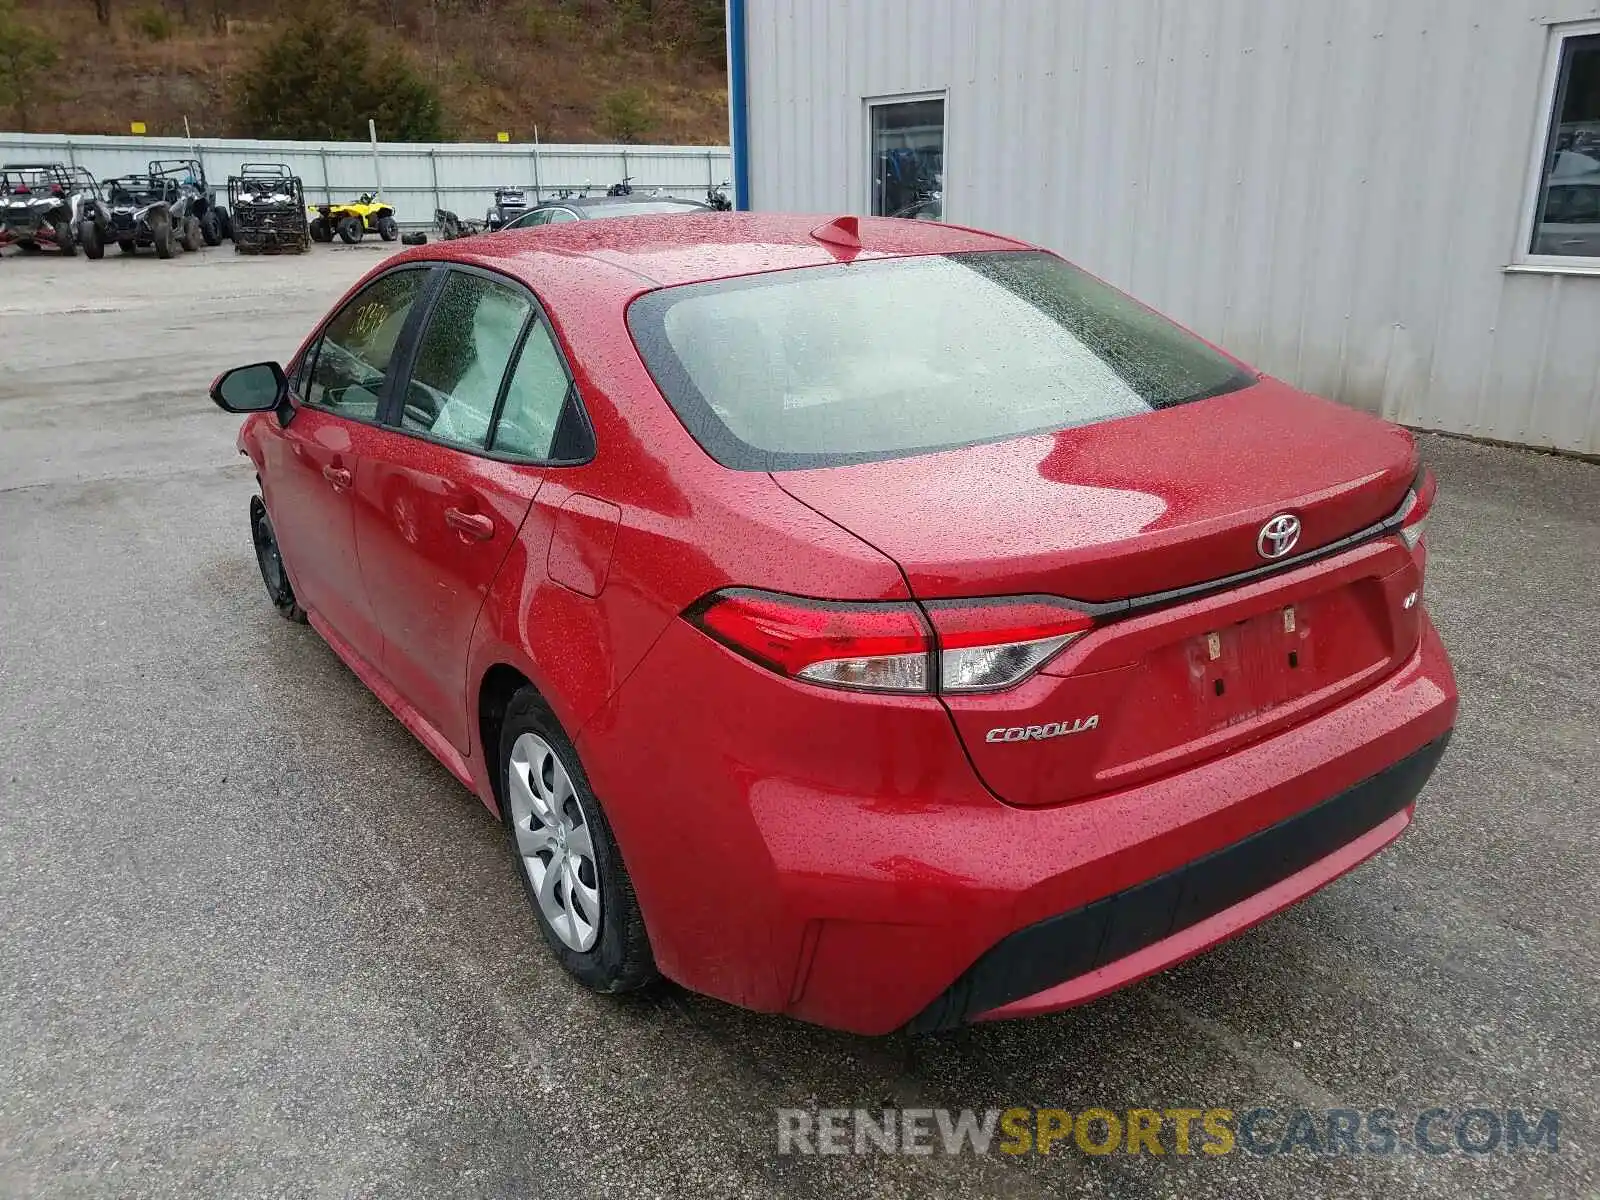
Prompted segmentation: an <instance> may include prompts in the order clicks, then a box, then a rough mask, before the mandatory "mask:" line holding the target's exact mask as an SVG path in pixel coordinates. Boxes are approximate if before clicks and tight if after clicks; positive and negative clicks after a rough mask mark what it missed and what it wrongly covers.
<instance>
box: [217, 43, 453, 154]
mask: <svg viewBox="0 0 1600 1200" xmlns="http://www.w3.org/2000/svg"><path fill="white" fill-rule="evenodd" d="M234 106H235V108H236V109H237V110H238V116H239V121H240V123H241V124H242V125H243V126H244V128H245V130H246V131H247V132H248V134H249V135H250V136H252V137H270V138H297V139H306V140H319V139H330V140H333V139H343V138H359V137H364V136H366V132H367V119H368V118H369V117H370V118H372V119H373V120H375V121H377V123H378V131H379V134H380V136H382V137H383V138H385V139H386V140H388V141H397V142H431V141H438V140H440V139H441V138H442V137H443V136H444V110H443V106H442V105H441V103H440V101H439V94H438V92H437V91H435V90H434V88H433V87H432V85H430V84H429V83H428V82H427V81H426V80H424V79H422V78H421V77H420V76H419V75H418V74H417V73H416V71H415V70H414V69H413V68H412V66H411V64H410V63H409V62H408V61H407V60H406V59H405V57H404V55H403V54H401V53H400V52H399V51H398V50H387V51H384V52H382V53H377V52H374V50H373V47H372V42H371V39H370V38H369V36H368V34H367V31H366V29H365V28H364V27H362V26H360V25H357V24H354V23H351V22H345V23H342V24H340V23H335V24H332V25H330V24H329V23H328V22H327V20H326V19H325V18H324V17H323V16H321V15H320V14H318V15H313V16H311V17H307V18H303V19H301V20H299V21H297V22H295V23H294V24H291V25H289V26H288V27H287V28H285V29H284V30H283V32H282V33H280V34H279V35H278V36H277V37H276V38H274V39H273V40H272V41H271V42H270V43H268V45H267V46H266V47H265V48H264V49H263V50H262V52H261V54H260V56H259V57H258V58H257V59H256V61H255V63H254V64H253V65H252V66H251V67H250V68H249V70H247V71H246V72H245V73H244V74H243V75H242V76H241V77H240V79H239V82H238V85H237V87H236V88H235V91H234Z"/></svg>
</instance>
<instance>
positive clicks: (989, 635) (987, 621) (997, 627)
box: [928, 596, 1094, 692]
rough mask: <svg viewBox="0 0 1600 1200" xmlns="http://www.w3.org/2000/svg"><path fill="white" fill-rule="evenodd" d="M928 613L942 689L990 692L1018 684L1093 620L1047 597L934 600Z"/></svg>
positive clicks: (1079, 635) (948, 690) (1088, 628)
mask: <svg viewBox="0 0 1600 1200" xmlns="http://www.w3.org/2000/svg"><path fill="white" fill-rule="evenodd" d="M928 616H929V617H930V618H931V619H932V621H933V628H934V631H935V632H936V633H937V634H938V637H939V690H940V691H943V692H993V691H998V690H999V689H1001V688H1008V687H1011V686H1013V685H1014V684H1018V683H1021V682H1022V681H1023V680H1024V679H1026V678H1027V677H1028V676H1029V675H1032V674H1033V673H1034V672H1035V671H1037V670H1038V669H1039V668H1040V667H1042V666H1044V664H1045V663H1047V662H1048V661H1049V660H1050V659H1052V658H1054V657H1055V656H1056V655H1057V654H1058V653H1060V652H1061V651H1062V650H1063V649H1065V648H1066V646H1067V644H1068V643H1069V642H1072V641H1073V640H1075V639H1077V638H1079V637H1082V636H1083V635H1084V634H1085V633H1088V632H1089V630H1090V628H1091V627H1092V626H1093V625H1094V620H1093V618H1091V617H1089V616H1087V615H1086V614H1084V613H1081V612H1079V611H1078V610H1077V609H1075V608H1073V607H1071V606H1070V605H1068V604H1067V603H1065V602H1064V601H1059V600H1055V599H1052V598H1050V597H1048V596H1021V597H1016V598H1013V599H1001V600H941V601H934V602H933V603H931V604H929V605H928Z"/></svg>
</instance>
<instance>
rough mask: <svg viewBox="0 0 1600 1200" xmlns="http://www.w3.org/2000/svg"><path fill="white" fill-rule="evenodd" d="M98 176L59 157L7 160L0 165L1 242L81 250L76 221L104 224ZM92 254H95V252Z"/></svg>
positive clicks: (72, 251) (30, 250)
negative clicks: (50, 160)
mask: <svg viewBox="0 0 1600 1200" xmlns="http://www.w3.org/2000/svg"><path fill="white" fill-rule="evenodd" d="M105 217H106V214H105V212H104V210H103V209H101V208H100V207H99V198H98V197H97V196H96V194H95V182H94V176H92V175H90V174H89V172H87V171H85V170H84V169H83V168H82V167H68V166H63V165H62V164H61V163H7V164H6V165H5V166H0V246H5V245H8V244H10V243H12V242H15V243H16V244H17V246H18V247H19V248H21V249H22V250H24V251H26V252H28V253H30V254H31V253H34V252H36V251H38V250H39V249H41V248H42V247H44V246H54V247H55V248H56V250H57V251H59V252H60V253H61V254H64V255H68V256H71V255H74V254H76V253H77V252H78V236H77V231H78V224H79V222H80V221H81V220H83V219H84V218H88V219H89V221H90V223H91V224H93V223H94V222H96V221H98V222H100V223H101V224H102V225H103V224H104V221H105ZM91 257H97V256H95V255H91Z"/></svg>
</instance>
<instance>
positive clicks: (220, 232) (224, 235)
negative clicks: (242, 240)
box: [212, 208, 233, 241]
mask: <svg viewBox="0 0 1600 1200" xmlns="http://www.w3.org/2000/svg"><path fill="white" fill-rule="evenodd" d="M212 211H213V212H215V213H216V214H217V236H218V237H219V238H221V239H222V240H223V241H228V240H230V239H231V238H232V237H233V214H232V213H230V212H229V211H228V210H227V209H225V208H218V209H213V210H212Z"/></svg>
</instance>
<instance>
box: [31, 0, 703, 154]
mask: <svg viewBox="0 0 1600 1200" xmlns="http://www.w3.org/2000/svg"><path fill="white" fill-rule="evenodd" d="M317 2H318V0H300V2H299V3H288V2H285V0H14V3H15V14H14V16H13V17H12V18H11V19H12V20H13V21H19V22H22V23H25V24H27V25H30V26H32V27H33V28H34V29H35V30H37V31H39V32H41V33H43V34H44V35H46V37H47V38H48V39H49V40H50V41H52V42H53V43H54V49H55V53H56V55H57V56H58V57H57V61H56V63H55V65H54V66H53V67H51V68H49V69H48V70H47V71H45V72H43V73H41V74H39V75H36V76H35V82H34V83H33V84H32V85H31V86H30V87H29V88H28V100H27V103H26V107H25V108H24V107H21V106H17V105H12V106H11V109H10V111H5V106H4V105H3V104H0V124H3V125H4V127H7V128H12V129H16V128H20V127H22V125H23V124H24V121H26V124H27V126H28V127H29V128H30V129H32V130H35V131H52V132H53V131H62V132H70V133H126V132H127V131H128V129H129V123H130V122H132V121H143V122H144V123H145V125H146V127H147V130H148V132H149V133H151V134H181V133H183V120H184V117H185V116H187V117H188V119H189V126H190V130H191V131H192V132H193V134H194V135H195V136H211V137H218V136H220V137H247V136H253V135H256V134H257V133H258V132H259V131H257V130H252V129H250V128H249V127H248V126H247V125H246V124H245V123H244V122H243V120H242V119H241V118H240V116H239V115H238V112H237V109H236V105H235V103H234V99H235V95H236V87H237V82H238V79H239V77H240V76H241V74H242V73H243V72H244V71H245V70H246V69H247V68H248V67H249V66H250V64H251V63H252V62H253V61H254V59H255V57H256V56H257V55H258V54H259V53H260V52H261V49H262V47H263V46H264V45H266V44H267V43H269V42H270V41H271V40H273V38H274V37H275V36H276V35H277V34H278V33H279V32H280V31H281V29H282V27H283V26H284V24H285V23H286V21H287V20H288V19H289V18H290V17H297V16H301V15H303V14H304V13H305V12H306V11H307V10H308V9H310V10H314V11H318V12H321V13H325V14H326V19H327V20H328V21H330V22H331V21H335V20H356V21H359V22H361V23H362V24H364V25H365V26H366V27H367V28H368V29H369V30H370V32H371V36H372V40H373V42H374V44H375V46H376V47H378V48H379V49H389V48H395V49H398V50H400V51H401V52H402V53H403V54H404V55H405V56H406V57H407V58H408V59H409V60H410V62H411V64H412V66H413V67H414V68H415V70H416V72H417V74H418V75H420V76H421V77H422V78H423V79H425V80H426V81H428V82H429V83H431V84H433V85H434V86H435V87H437V89H438V91H439V93H440V96H441V98H442V100H443V103H444V109H445V123H446V128H447V135H448V136H450V137H452V138H458V139H461V140H465V141H492V140H494V137H495V134H496V133H497V132H499V131H501V130H504V131H506V132H508V133H509V134H510V135H511V138H512V140H514V141H528V140H531V139H532V138H533V133H534V126H535V125H537V126H538V132H539V137H540V139H541V140H543V141H547V142H589V141H593V142H609V141H616V140H628V141H638V142H666V143H693V144H720V143H725V142H726V141H727V136H728V134H727V90H726V86H727V85H726V80H725V75H724V63H723V57H724V56H723V51H722V41H721V39H722V17H721V13H722V3H721V0H343V2H341V3H338V4H332V5H328V6H327V7H325V8H323V9H318V7H317ZM102 18H103V19H102ZM379 136H380V137H381V136H382V130H381V129H380V131H379Z"/></svg>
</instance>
